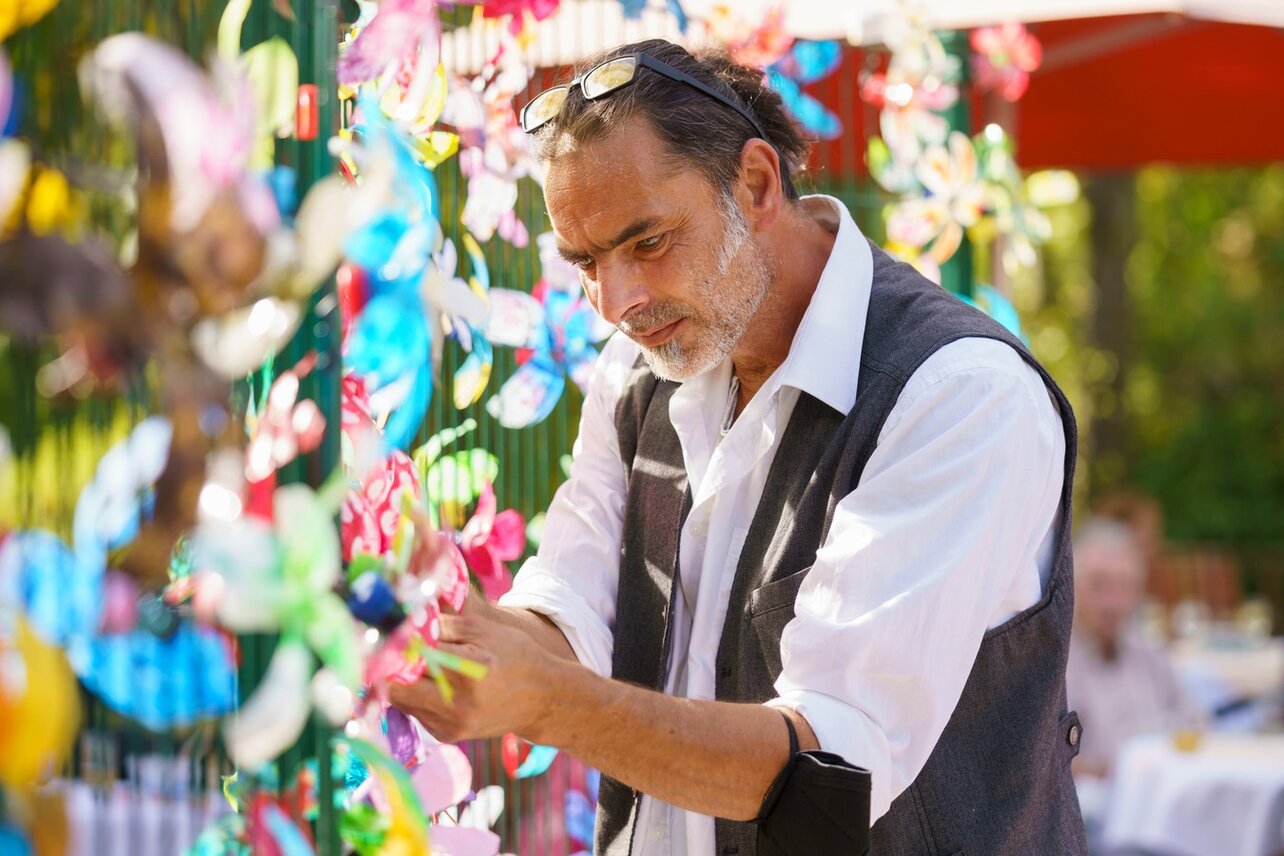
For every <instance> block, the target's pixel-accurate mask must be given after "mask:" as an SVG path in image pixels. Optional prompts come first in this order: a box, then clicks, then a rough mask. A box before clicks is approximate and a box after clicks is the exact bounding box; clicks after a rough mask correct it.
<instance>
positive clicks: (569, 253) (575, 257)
mask: <svg viewBox="0 0 1284 856" xmlns="http://www.w3.org/2000/svg"><path fill="white" fill-rule="evenodd" d="M659 224H660V218H659V217H643V218H641V219H639V220H634V221H633V222H632V223H630V224H629V225H627V226H625V227H624V229H623V230H621V231H620V233H619V234H618V235H616V236H615V237H614V238H612V239H611V240H609V241H607V242H606V245H605V246H604V247H603V249H605V250H613V249H615V248H616V247H618V246H619V245H620V244H623V243H624V242H625V241H627V240H629V239H630V238H636V237H637V236H638V235H641V234H642V233H644V232H649V231H651V230H652V229H654V228H655V227H656V226H658V225H659ZM557 254H558V255H559V256H561V257H562V258H563V259H564V260H565V261H567V262H570V263H571V264H575V263H576V262H578V261H583V260H584V259H587V258H588V257H589V256H588V254H587V253H584V252H581V251H579V250H572V249H570V248H568V247H563V246H561V245H559V246H558V247H557Z"/></svg>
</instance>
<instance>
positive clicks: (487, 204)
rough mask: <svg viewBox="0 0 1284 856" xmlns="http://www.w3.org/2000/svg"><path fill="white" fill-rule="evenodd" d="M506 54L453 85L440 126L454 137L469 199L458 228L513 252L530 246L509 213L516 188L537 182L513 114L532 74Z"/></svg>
mask: <svg viewBox="0 0 1284 856" xmlns="http://www.w3.org/2000/svg"><path fill="white" fill-rule="evenodd" d="M515 57H516V51H510V52H506V53H505V54H504V55H503V56H502V57H501V61H500V63H499V64H498V65H496V66H495V67H493V69H492V70H490V71H488V72H487V73H483V74H481V75H478V76H477V77H475V78H473V79H472V80H462V79H460V80H457V81H456V86H455V88H454V89H453V90H452V91H451V93H450V94H449V95H448V96H447V99H446V108H445V110H444V111H443V113H442V121H443V122H446V123H447V124H450V125H453V126H454V127H455V129H456V131H458V133H459V140H460V147H461V148H460V152H459V168H460V171H461V172H462V173H463V174H464V176H466V177H467V178H468V199H467V201H466V202H465V203H464V211H463V213H462V214H461V215H460V222H462V223H463V224H464V226H465V228H467V229H468V231H469V232H470V233H471V234H472V235H473V237H475V238H476V239H477V240H478V241H481V242H483V243H484V242H486V241H489V240H490V239H491V238H492V237H494V235H496V234H499V236H500V237H501V238H503V239H504V240H506V241H508V242H509V243H511V244H512V245H513V246H515V247H519V248H520V247H525V246H526V245H527V243H528V242H529V241H530V236H529V234H528V233H527V230H526V226H525V224H523V223H522V222H521V220H520V219H518V217H517V215H516V213H515V212H514V210H513V206H514V205H515V204H516V203H517V182H518V180H519V179H521V178H524V177H527V176H529V177H531V178H534V179H535V180H536V181H542V180H543V178H542V171H541V169H540V167H539V164H538V162H537V161H536V160H535V157H534V151H533V149H532V141H531V137H530V135H529V134H527V133H526V132H525V131H523V130H522V127H521V123H520V122H519V121H518V119H517V112H516V110H515V108H514V104H515V102H516V99H517V97H518V96H519V95H520V94H521V93H522V92H523V91H524V90H525V89H526V86H527V84H528V83H529V81H530V77H531V72H530V69H529V68H527V67H526V66H525V65H522V64H521V63H520V62H519V61H518V60H517V59H516V58H515Z"/></svg>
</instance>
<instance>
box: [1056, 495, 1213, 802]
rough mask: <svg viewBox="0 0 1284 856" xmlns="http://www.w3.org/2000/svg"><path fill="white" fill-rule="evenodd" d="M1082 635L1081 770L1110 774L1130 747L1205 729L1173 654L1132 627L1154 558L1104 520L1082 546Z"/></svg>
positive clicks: (1077, 648)
mask: <svg viewBox="0 0 1284 856" xmlns="http://www.w3.org/2000/svg"><path fill="white" fill-rule="evenodd" d="M1074 561H1075V588H1076V590H1077V592H1078V600H1077V602H1076V604H1075V620H1074V634H1073V636H1072V638H1071V643H1070V661H1069V665H1068V666H1067V669H1066V683H1067V689H1068V694H1069V698H1070V701H1071V702H1073V704H1074V706H1075V707H1076V708H1078V710H1079V715H1080V717H1081V718H1082V720H1083V723H1084V727H1085V728H1086V729H1087V733H1088V737H1087V738H1086V739H1085V740H1084V744H1083V753H1082V754H1081V755H1080V756H1079V757H1078V758H1076V759H1075V761H1074V765H1073V766H1074V769H1075V771H1076V773H1077V774H1080V775H1082V776H1085V777H1098V778H1099V777H1104V776H1106V775H1108V774H1109V772H1110V768H1111V767H1112V765H1113V764H1114V760H1115V758H1116V757H1117V756H1118V754H1119V749H1120V747H1121V746H1122V745H1123V743H1124V741H1126V740H1128V739H1129V738H1131V737H1136V736H1138V735H1141V734H1155V733H1161V732H1165V731H1173V730H1176V729H1179V728H1195V727H1199V726H1201V725H1203V724H1204V723H1203V715H1202V714H1201V713H1200V711H1199V710H1198V709H1197V708H1196V707H1195V705H1194V704H1193V703H1192V702H1191V701H1190V700H1189V699H1188V698H1187V697H1186V695H1185V693H1184V692H1183V691H1182V688H1181V685H1180V683H1179V682H1178V680H1177V675H1176V673H1175V672H1174V671H1173V666H1172V662H1171V661H1170V660H1169V657H1168V655H1167V653H1166V652H1165V651H1164V650H1163V649H1162V648H1159V647H1158V646H1156V645H1154V644H1153V643H1151V642H1149V641H1147V640H1146V639H1145V638H1144V637H1143V636H1142V635H1141V633H1140V631H1139V630H1138V629H1137V628H1136V627H1134V626H1132V618H1133V616H1134V614H1135V612H1136V610H1137V606H1138V604H1139V603H1140V602H1141V596H1142V592H1143V591H1144V590H1145V583H1146V558H1145V553H1144V552H1143V549H1142V546H1141V545H1140V544H1139V543H1138V542H1137V540H1136V537H1135V535H1134V534H1133V532H1132V531H1131V530H1130V529H1129V528H1128V527H1127V525H1125V524H1123V523H1119V522H1116V521H1113V520H1105V519H1100V518H1096V519H1093V520H1090V521H1088V522H1087V523H1085V524H1084V525H1083V526H1082V527H1081V528H1080V530H1079V533H1078V535H1077V536H1076V537H1075V540H1074Z"/></svg>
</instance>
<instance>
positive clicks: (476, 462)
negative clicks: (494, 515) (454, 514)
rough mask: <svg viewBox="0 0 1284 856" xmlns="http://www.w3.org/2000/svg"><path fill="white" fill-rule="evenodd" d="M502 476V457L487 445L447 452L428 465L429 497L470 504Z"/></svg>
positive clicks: (440, 502) (434, 500)
mask: <svg viewBox="0 0 1284 856" xmlns="http://www.w3.org/2000/svg"><path fill="white" fill-rule="evenodd" d="M498 476H499V458H498V457H496V456H495V455H493V454H492V453H490V452H488V451H486V450H485V449H468V450H467V451H463V452H456V453H455V454H453V455H448V456H446V457H444V458H442V459H441V460H439V461H437V463H435V464H433V465H432V466H431V467H429V468H428V473H427V475H426V477H425V478H424V487H425V489H426V490H427V494H428V501H429V502H431V503H433V504H434V505H443V504H450V505H456V506H463V505H468V504H469V503H471V502H472V501H473V500H475V499H476V498H477V497H478V496H479V495H480V494H481V491H482V488H484V487H485V486H486V483H487V482H492V483H493V482H494V481H495V479H496V478H498Z"/></svg>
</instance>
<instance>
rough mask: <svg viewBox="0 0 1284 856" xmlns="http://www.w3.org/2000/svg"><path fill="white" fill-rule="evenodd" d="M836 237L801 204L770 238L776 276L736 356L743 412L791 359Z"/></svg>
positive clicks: (738, 346)
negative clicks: (794, 342) (791, 347)
mask: <svg viewBox="0 0 1284 856" xmlns="http://www.w3.org/2000/svg"><path fill="white" fill-rule="evenodd" d="M835 237H836V236H835V235H834V234H833V233H832V232H830V231H829V230H827V229H826V228H824V227H823V226H822V225H821V224H820V223H818V222H816V221H815V220H814V219H812V218H811V217H810V216H809V215H808V214H807V212H806V210H805V209H804V208H803V207H801V206H798V207H797V208H795V209H794V212H793V214H792V216H791V217H790V218H789V219H788V220H787V221H785V222H782V223H781V224H780V228H779V229H777V230H775V232H774V233H773V234H772V235H770V236H769V238H768V245H767V249H768V251H769V252H770V253H771V254H772V257H773V259H774V260H775V263H776V271H777V273H776V277H775V279H774V280H773V281H772V283H771V288H770V289H769V290H768V291H767V294H766V296H765V297H764V298H763V301H762V304H761V305H760V306H759V307H758V311H757V312H756V313H754V317H753V320H752V321H750V322H749V330H748V331H747V332H746V333H745V336H744V338H742V339H741V340H740V343H739V344H738V345H737V346H736V349H735V350H734V351H733V352H732V354H731V362H732V365H733V366H734V369H735V373H736V377H738V378H740V394H739V397H738V401H737V403H736V413H737V414H739V413H740V411H742V410H743V409H744V408H745V405H747V404H748V403H749V402H750V401H751V400H752V399H753V397H754V395H755V394H757V392H758V390H759V389H761V388H762V385H763V384H765V383H766V382H767V379H768V378H769V377H771V375H772V373H773V372H774V371H775V370H776V369H778V368H779V367H780V365H781V363H783V362H784V361H785V358H786V357H788V356H789V348H790V346H791V345H792V344H793V341H794V335H795V334H796V333H797V332H798V325H799V324H801V323H802V319H803V315H805V314H806V313H807V307H808V306H809V305H810V304H811V298H812V295H813V294H815V292H816V285H817V284H818V283H819V282H820V276H821V274H822V273H823V272H824V270H825V265H826V263H828V261H829V255H830V253H831V252H832V251H833V249H834V239H835Z"/></svg>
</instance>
